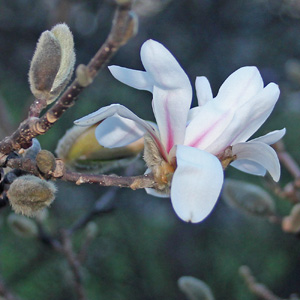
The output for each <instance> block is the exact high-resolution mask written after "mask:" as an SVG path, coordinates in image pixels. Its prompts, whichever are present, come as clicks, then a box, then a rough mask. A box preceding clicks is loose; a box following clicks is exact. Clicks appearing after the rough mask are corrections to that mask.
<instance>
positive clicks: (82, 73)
mask: <svg viewBox="0 0 300 300" xmlns="http://www.w3.org/2000/svg"><path fill="white" fill-rule="evenodd" d="M76 78H77V81H78V83H79V84H80V85H81V86H82V87H87V86H88V85H90V84H91V83H92V82H93V77H92V76H90V74H89V68H88V67H87V66H86V65H84V64H80V65H79V66H78V67H77V69H76Z"/></svg>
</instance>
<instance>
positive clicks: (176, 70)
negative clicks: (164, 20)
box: [141, 40, 192, 90]
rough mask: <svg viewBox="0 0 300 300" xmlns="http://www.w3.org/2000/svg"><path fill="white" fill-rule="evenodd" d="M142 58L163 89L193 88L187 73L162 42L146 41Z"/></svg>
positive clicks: (142, 50) (153, 77) (157, 83)
mask: <svg viewBox="0 0 300 300" xmlns="http://www.w3.org/2000/svg"><path fill="white" fill-rule="evenodd" d="M141 59H142V62H143V65H144V67H145V69H146V71H147V72H148V73H149V75H150V76H151V77H152V79H153V80H154V82H155V85H157V86H159V87H161V88H162V89H178V88H184V89H190V90H191V89H192V88H191V84H190V81H189V79H188V77H187V75H186V74H185V72H184V71H183V69H182V68H181V66H180V65H179V63H178V62H177V60H176V59H175V57H174V56H173V55H172V54H171V53H170V51H169V50H168V49H167V48H165V47H164V46H163V45H162V44H160V43H158V42H156V41H153V40H148V41H146V42H145V43H144V44H143V46H142V48H141Z"/></svg>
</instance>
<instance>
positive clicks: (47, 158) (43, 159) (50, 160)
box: [36, 150, 56, 174]
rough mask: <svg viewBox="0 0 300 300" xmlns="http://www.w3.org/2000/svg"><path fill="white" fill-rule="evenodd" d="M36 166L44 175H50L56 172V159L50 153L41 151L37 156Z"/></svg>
mask: <svg viewBox="0 0 300 300" xmlns="http://www.w3.org/2000/svg"><path fill="white" fill-rule="evenodd" d="M36 165H37V167H38V168H39V170H40V171H41V172H42V173H44V174H50V173H51V172H53V171H54V170H55V166H56V161H55V157H54V155H53V154H52V153H51V152H50V151H48V150H41V151H40V152H39V153H38V154H37V156H36Z"/></svg>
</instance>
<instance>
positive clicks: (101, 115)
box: [74, 104, 167, 160]
mask: <svg viewBox="0 0 300 300" xmlns="http://www.w3.org/2000/svg"><path fill="white" fill-rule="evenodd" d="M113 115H118V116H120V117H123V118H126V119H129V120H132V121H134V122H136V123H137V125H138V126H139V128H140V129H143V130H144V131H145V132H147V133H149V134H150V135H151V136H152V138H153V139H154V141H155V142H156V144H157V146H158V148H159V150H160V152H161V154H162V156H163V157H164V158H165V159H166V160H167V154H166V153H165V149H164V147H163V145H162V143H161V141H160V139H159V137H158V136H157V134H156V131H155V129H154V128H153V127H152V126H151V125H150V124H149V123H148V122H146V121H144V120H143V119H141V118H139V117H138V116H137V115H135V114H134V113H133V112H132V111H130V110H129V109H128V108H126V107H125V106H123V105H120V104H111V105H109V106H105V107H102V108H100V109H98V110H97V111H95V112H93V113H91V114H89V115H87V116H85V117H83V118H81V119H78V120H76V121H75V122H74V123H75V124H76V125H79V126H90V125H93V124H96V123H98V122H100V121H102V120H105V119H107V118H109V117H112V116H113Z"/></svg>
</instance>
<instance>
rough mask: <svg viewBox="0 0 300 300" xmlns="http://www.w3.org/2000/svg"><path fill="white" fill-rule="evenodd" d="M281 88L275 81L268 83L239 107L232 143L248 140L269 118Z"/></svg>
mask: <svg viewBox="0 0 300 300" xmlns="http://www.w3.org/2000/svg"><path fill="white" fill-rule="evenodd" d="M279 94H280V91H279V88H278V85H276V84H275V83H270V84H268V85H267V86H266V87H265V88H264V89H263V90H262V91H261V92H260V93H258V94H257V95H256V96H255V97H254V98H253V99H251V100H249V102H248V103H245V105H243V106H242V107H240V108H239V110H238V112H237V113H238V114H237V122H236V123H237V127H239V130H237V131H236V133H235V137H234V138H233V140H232V142H231V145H233V144H236V143H240V142H245V141H247V140H248V139H249V138H250V137H251V136H252V135H253V134H254V133H255V132H256V131H257V130H258V129H259V128H260V127H261V125H262V124H263V123H264V122H265V121H266V120H267V118H268V117H269V116H270V114H271V112H272V111H273V109H274V106H275V104H276V102H277V100H278V98H279Z"/></svg>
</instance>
